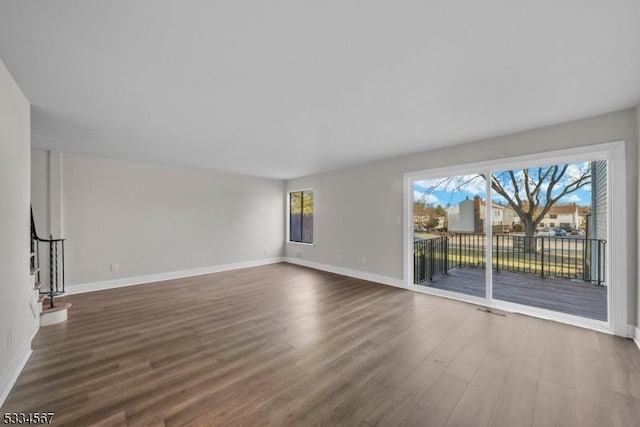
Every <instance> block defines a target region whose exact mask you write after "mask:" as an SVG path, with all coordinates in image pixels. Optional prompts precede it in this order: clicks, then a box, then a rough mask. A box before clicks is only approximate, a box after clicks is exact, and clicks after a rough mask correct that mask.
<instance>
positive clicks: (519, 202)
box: [491, 163, 591, 237]
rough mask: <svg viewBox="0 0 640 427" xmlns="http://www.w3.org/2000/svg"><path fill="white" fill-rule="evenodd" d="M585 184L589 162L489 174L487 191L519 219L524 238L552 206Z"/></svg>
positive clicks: (589, 180) (588, 177)
mask: <svg viewBox="0 0 640 427" xmlns="http://www.w3.org/2000/svg"><path fill="white" fill-rule="evenodd" d="M589 184H591V167H590V166H589V163H585V164H583V165H582V167H578V166H577V165H575V164H561V165H553V166H549V167H544V168H542V167H540V168H529V169H521V170H518V171H513V170H510V171H506V172H498V173H494V174H492V175H491V188H492V189H493V191H495V192H496V193H497V194H499V195H500V196H501V197H502V198H504V199H505V200H506V201H507V203H508V204H509V206H510V207H511V208H512V209H513V210H514V211H515V213H516V214H517V215H518V216H519V217H520V221H522V225H523V227H524V233H525V236H527V237H532V236H533V235H534V234H535V231H536V229H537V227H538V224H539V223H540V221H542V219H543V218H544V216H545V215H546V214H547V213H548V212H549V210H551V208H552V207H553V206H554V205H555V204H557V203H558V202H559V201H560V200H562V199H563V198H564V197H566V196H568V195H569V194H571V193H574V192H576V191H578V190H579V189H581V188H583V187H584V186H586V185H589Z"/></svg>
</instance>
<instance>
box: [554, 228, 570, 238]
mask: <svg viewBox="0 0 640 427" xmlns="http://www.w3.org/2000/svg"><path fill="white" fill-rule="evenodd" d="M553 231H554V232H555V233H556V236H559V237H562V236H566V235H567V232H566V231H564V230H563V229H562V228H556V229H555V230H553Z"/></svg>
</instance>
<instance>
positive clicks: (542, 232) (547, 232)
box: [538, 228, 556, 237]
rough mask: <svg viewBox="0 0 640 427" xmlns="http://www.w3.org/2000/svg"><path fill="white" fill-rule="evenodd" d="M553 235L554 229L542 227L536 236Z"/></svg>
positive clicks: (554, 233)
mask: <svg viewBox="0 0 640 427" xmlns="http://www.w3.org/2000/svg"><path fill="white" fill-rule="evenodd" d="M555 235H556V231H555V230H551V229H549V228H543V229H542V230H540V231H538V236H541V237H555Z"/></svg>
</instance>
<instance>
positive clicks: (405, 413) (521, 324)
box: [2, 264, 640, 427]
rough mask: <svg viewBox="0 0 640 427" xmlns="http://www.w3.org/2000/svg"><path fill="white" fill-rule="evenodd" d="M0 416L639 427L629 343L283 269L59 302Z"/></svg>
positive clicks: (122, 421) (121, 421)
mask: <svg viewBox="0 0 640 427" xmlns="http://www.w3.org/2000/svg"><path fill="white" fill-rule="evenodd" d="M66 299H67V300H68V301H69V302H72V303H73V307H72V308H71V309H70V312H69V320H68V321H67V322H66V323H64V324H60V325H54V326H49V327H45V328H42V329H41V330H40V331H39V332H38V334H37V336H36V338H35V340H34V353H33V355H32V356H31V359H30V360H29V362H28V363H27V365H26V367H25V369H24V371H23V372H22V374H21V375H20V377H19V379H18V382H17V383H16V385H15V387H14V388H13V390H12V391H11V393H10V395H9V397H8V399H7V401H6V402H5V404H4V406H3V407H2V412H5V411H19V412H29V411H53V412H55V417H54V424H55V425H68V426H90V425H104V426H107V425H109V426H120V425H122V426H124V425H159V426H162V425H165V426H177V425H203V426H204V425H219V426H227V425H228V426H264V425H273V426H309V425H326V426H341V425H342V426H374V425H376V426H377V425H380V426H509V427H513V426H618V427H628V426H640V351H639V350H638V349H637V348H636V347H635V344H634V343H633V342H632V341H631V340H626V339H621V338H617V337H612V336H608V335H604V334H600V333H596V332H593V331H590V330H585V329H580V328H575V327H571V326H567V325H563V324H559V323H554V322H550V321H545V320H541V319H535V318H530V317H526V316H522V315H516V314H509V315H508V316H507V317H501V316H496V315H492V314H488V313H485V312H481V311H478V310H476V307H474V306H473V305H469V304H464V303H461V302H457V301H452V300H447V299H442V298H437V297H433V296H430V295H423V294H419V293H414V292H409V291H404V290H400V289H396V288H392V287H387V286H383V285H379V284H373V283H369V282H366V281H362V280H357V279H351V278H347V277H343V276H339V275H335V274H329V273H323V272H319V271H315V270H311V269H307V268H303V267H298V266H293V265H289V264H275V265H269V266H264V267H256V268H250V269H244V270H236V271H231V272H224V273H217V274H211V275H205V276H198V277H193V278H188V279H180V280H172V281H166V282H161V283H157V284H148V285H140V286H134V287H128V288H120V289H114V290H109V291H102V292H95V293H89V294H82V295H76V296H69V297H67V298H66Z"/></svg>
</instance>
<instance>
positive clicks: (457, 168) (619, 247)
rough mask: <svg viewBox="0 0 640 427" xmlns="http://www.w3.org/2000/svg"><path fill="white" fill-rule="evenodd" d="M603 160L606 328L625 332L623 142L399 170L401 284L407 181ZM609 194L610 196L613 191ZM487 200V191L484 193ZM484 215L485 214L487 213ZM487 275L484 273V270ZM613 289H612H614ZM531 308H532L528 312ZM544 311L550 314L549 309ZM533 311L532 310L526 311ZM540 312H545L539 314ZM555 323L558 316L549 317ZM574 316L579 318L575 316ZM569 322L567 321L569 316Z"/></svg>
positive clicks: (408, 275) (409, 197)
mask: <svg viewBox="0 0 640 427" xmlns="http://www.w3.org/2000/svg"><path fill="white" fill-rule="evenodd" d="M603 159H606V160H607V162H608V165H607V171H608V174H609V175H608V179H607V185H608V190H609V191H608V197H609V200H608V203H609V208H608V209H607V223H608V228H609V229H608V236H609V241H610V242H615V245H611V244H608V245H607V254H606V256H607V259H608V260H609V266H608V268H607V272H606V273H607V277H606V281H607V283H609V284H611V286H608V287H607V288H608V293H609V294H608V296H607V302H608V310H607V313H608V317H609V319H608V322H607V325H608V329H609V330H610V331H612V332H613V333H614V334H616V335H619V336H625V337H626V336H628V335H629V332H628V330H627V321H626V319H627V303H626V301H627V296H628V293H629V286H630V283H628V281H627V262H626V260H627V235H626V230H627V209H624V208H622V207H625V206H626V176H625V173H626V172H625V145H624V141H615V142H608V143H603V144H594V145H587V146H582V147H575V148H569V149H563V150H557V151H547V152H542V153H536V154H528V155H524V156H515V157H508V158H502V159H495V160H486V161H482V162H475V163H466V164H460V165H453V166H446V167H441V168H434V169H427V170H419V171H413V172H406V173H404V174H403V183H404V187H403V193H404V205H403V214H404V215H403V217H404V222H405V224H404V227H403V229H404V236H403V241H404V251H403V279H404V284H405V288H407V289H413V283H412V282H413V280H412V278H413V274H412V272H413V271H412V270H413V261H412V257H411V255H410V254H411V253H412V251H413V241H412V240H413V239H412V238H411V237H412V232H413V228H412V224H413V188H411V185H412V183H413V181H415V180H417V179H429V178H437V177H442V176H450V175H464V174H465V173H478V172H479V171H485V170H490V171H491V170H500V169H511V168H513V167H518V168H526V167H535V166H539V164H540V162H541V161H549V160H553V162H554V163H569V162H575V161H576V160H580V161H594V160H603ZM614 193H615V194H614ZM487 197H488V198H489V195H487ZM487 218H489V217H487ZM487 276H488V277H490V274H489V273H487ZM614 288H615V289H614ZM483 301H484V303H485V304H491V303H492V301H491V299H490V298H485V299H483ZM534 311H537V309H536V310H534ZM549 313H550V315H551V314H553V313H555V312H549ZM532 315H534V316H535V315H536V314H532ZM542 315H544V316H547V314H545V313H543V314H542ZM553 318H554V319H557V320H559V321H564V320H562V315H560V314H558V316H557V317H553ZM576 319H581V318H578V317H576ZM570 320H571V321H573V319H570ZM578 325H579V326H585V327H591V326H590V322H589V320H588V319H585V321H584V324H582V323H580V322H578Z"/></svg>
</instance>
